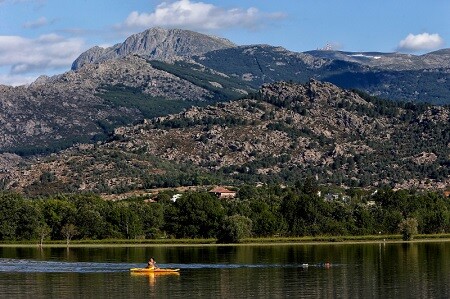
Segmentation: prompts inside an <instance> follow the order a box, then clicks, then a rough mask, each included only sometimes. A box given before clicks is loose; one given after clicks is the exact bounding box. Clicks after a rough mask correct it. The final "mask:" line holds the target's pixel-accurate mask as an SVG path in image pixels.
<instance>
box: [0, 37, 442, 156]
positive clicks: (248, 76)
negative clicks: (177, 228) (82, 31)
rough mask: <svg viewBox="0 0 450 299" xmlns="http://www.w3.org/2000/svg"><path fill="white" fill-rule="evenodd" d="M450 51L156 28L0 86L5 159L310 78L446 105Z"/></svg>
mask: <svg viewBox="0 0 450 299" xmlns="http://www.w3.org/2000/svg"><path fill="white" fill-rule="evenodd" d="M449 64H450V50H449V49H444V50H440V51H436V52H432V53H428V54H425V55H421V56H414V55H405V54H398V53H350V52H339V51H309V52H304V53H296V52H292V51H288V50H286V49H284V48H281V47H274V46H270V45H249V46H236V45H234V44H233V43H231V42H230V41H228V40H226V39H222V38H217V37H213V36H208V35H204V34H200V33H196V32H192V31H186V30H179V29H171V30H165V29H161V28H153V29H149V30H146V31H144V32H142V33H139V34H135V35H133V36H130V37H129V38H127V39H126V40H125V41H124V42H123V43H120V44H117V45H115V46H113V47H110V48H106V49H105V48H100V47H94V48H92V49H90V50H88V51H86V52H85V53H83V54H81V55H80V57H79V58H77V59H76V60H75V61H74V63H73V70H70V71H68V72H66V73H64V74H60V75H56V76H53V77H46V76H41V77H40V78H38V79H37V80H36V81H35V82H34V83H33V84H31V85H29V86H20V87H11V86H0V108H1V109H0V128H1V129H2V130H1V131H0V152H11V153H16V154H20V155H30V154H36V153H51V152H55V151H58V150H61V149H64V148H67V147H69V146H71V145H73V144H76V143H95V142H98V141H102V140H105V139H106V138H107V137H108V136H109V134H111V133H112V132H113V130H114V129H115V128H117V127H119V126H124V125H131V124H134V123H137V122H141V121H142V120H143V119H149V118H153V117H158V116H164V115H167V114H173V113H178V112H180V111H182V110H183V109H186V108H189V107H192V106H207V105H209V104H214V103H217V102H223V101H229V100H233V99H238V98H241V97H244V96H246V95H247V94H249V93H253V92H255V91H257V90H258V89H259V88H260V87H261V86H262V85H263V84H267V83H275V82H280V81H288V82H296V83H306V82H308V81H309V79H310V78H314V79H317V80H320V81H327V82H331V83H333V84H335V85H337V86H339V87H342V88H346V89H355V88H356V89H359V90H362V91H364V92H366V93H368V94H370V95H376V96H379V97H381V98H386V99H393V100H402V101H407V102H408V101H411V102H430V103H434V104H449V101H450V100H449V99H450V85H449V84H448V82H449V80H450V78H449V76H450V75H449V74H450V68H449Z"/></svg>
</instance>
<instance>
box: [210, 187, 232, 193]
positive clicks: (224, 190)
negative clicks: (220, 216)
mask: <svg viewBox="0 0 450 299" xmlns="http://www.w3.org/2000/svg"><path fill="white" fill-rule="evenodd" d="M209 192H211V193H236V192H235V191H231V190H228V189H227V188H224V187H216V188H214V189H212V190H210V191H209Z"/></svg>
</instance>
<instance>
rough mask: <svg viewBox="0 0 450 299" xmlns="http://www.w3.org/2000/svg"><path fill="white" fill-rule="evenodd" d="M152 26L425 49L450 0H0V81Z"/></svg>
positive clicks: (351, 46) (244, 40)
mask: <svg viewBox="0 0 450 299" xmlns="http://www.w3.org/2000/svg"><path fill="white" fill-rule="evenodd" d="M155 26H159V27H165V28H181V29H190V30H195V31H199V32H203V33H207V34H213V35H218V36H221V37H225V38H228V39H230V40H231V41H233V42H234V43H236V44H238V45H246V44H270V45H274V46H282V47H284V48H286V49H288V50H291V51H298V52H300V51H308V50H313V49H317V48H322V47H324V46H325V45H326V44H329V45H331V46H332V47H333V48H335V49H338V50H344V51H353V52H359V51H378V52H394V51H397V52H402V53H412V54H423V53H426V52H430V51H433V50H436V49H440V48H447V47H450V1H449V0H429V1H423V0H421V1H419V0H376V1H375V0H366V1H361V0H239V1H237V0H230V1H216V0H202V1H200V0H199V1H197V0H166V1H157V0H140V1H138V0H128V1H123V0H120V1H119V0H91V1H87V0H75V1H73V0H72V1H69V0H0V84H8V85H18V84H25V83H30V82H32V81H33V80H34V79H35V78H37V77H38V76H39V75H42V74H46V75H53V74H58V73H62V72H65V71H68V70H69V69H70V66H71V63H72V61H73V60H74V59H75V58H76V57H77V56H78V55H79V54H81V52H83V51H84V50H87V49H88V48H90V47H92V46H94V45H100V46H110V45H113V44H115V43H117V42H121V41H123V40H124V39H125V38H126V37H127V36H129V35H131V34H133V33H137V32H141V31H143V30H145V29H147V28H150V27H155Z"/></svg>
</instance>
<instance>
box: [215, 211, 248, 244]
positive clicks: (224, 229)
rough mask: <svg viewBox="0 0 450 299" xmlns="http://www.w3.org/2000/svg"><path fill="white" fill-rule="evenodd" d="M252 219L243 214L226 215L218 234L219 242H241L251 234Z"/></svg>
mask: <svg viewBox="0 0 450 299" xmlns="http://www.w3.org/2000/svg"><path fill="white" fill-rule="evenodd" d="M251 232H252V220H250V218H248V217H245V216H242V215H233V216H229V217H225V219H224V221H223V223H222V226H221V228H220V230H219V232H218V234H217V242H219V243H239V242H240V241H241V240H242V239H244V238H248V237H250V236H251Z"/></svg>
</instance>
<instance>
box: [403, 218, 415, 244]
mask: <svg viewBox="0 0 450 299" xmlns="http://www.w3.org/2000/svg"><path fill="white" fill-rule="evenodd" d="M417 226H418V224H417V220H416V219H415V218H406V219H404V220H403V221H402V222H401V223H400V225H399V228H400V232H401V234H402V237H403V240H404V241H410V240H412V239H413V238H414V235H416V234H417Z"/></svg>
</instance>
